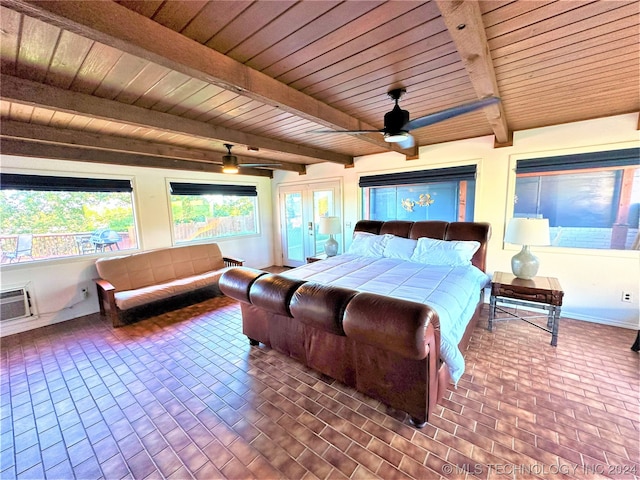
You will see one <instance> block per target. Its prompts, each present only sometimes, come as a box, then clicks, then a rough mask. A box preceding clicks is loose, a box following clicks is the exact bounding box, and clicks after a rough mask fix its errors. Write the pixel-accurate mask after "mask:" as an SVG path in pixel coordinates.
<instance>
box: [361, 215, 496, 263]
mask: <svg viewBox="0 0 640 480" xmlns="http://www.w3.org/2000/svg"><path fill="white" fill-rule="evenodd" d="M354 232H368V233H373V234H376V235H383V234H385V233H391V234H392V235H395V236H397V237H405V238H412V239H414V240H417V239H418V238H420V237H429V238H436V239H438V240H475V241H477V242H480V248H478V251H477V252H476V253H475V254H474V255H473V258H472V259H471V263H473V264H474V265H475V266H476V267H478V268H479V269H480V270H482V271H483V272H484V271H486V266H487V244H488V243H489V238H491V225H490V224H488V223H485V222H443V221H440V220H422V221H418V222H409V221H406V220H389V221H388V222H382V221H379V220H359V221H358V222H357V223H356V226H355V228H354Z"/></svg>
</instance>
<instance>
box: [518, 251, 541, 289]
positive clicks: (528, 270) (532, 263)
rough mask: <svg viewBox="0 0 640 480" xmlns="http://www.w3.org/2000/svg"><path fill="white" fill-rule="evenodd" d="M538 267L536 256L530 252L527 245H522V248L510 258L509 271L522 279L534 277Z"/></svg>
mask: <svg viewBox="0 0 640 480" xmlns="http://www.w3.org/2000/svg"><path fill="white" fill-rule="evenodd" d="M539 267H540V262H539V261H538V257H536V256H535V255H534V254H532V253H531V251H530V250H529V245H523V246H522V250H520V252H518V253H516V254H515V255H514V256H513V258H512V259H511V271H512V272H513V274H514V275H515V276H516V277H518V278H522V279H523V280H531V279H532V278H533V277H535V276H536V273H538V268H539Z"/></svg>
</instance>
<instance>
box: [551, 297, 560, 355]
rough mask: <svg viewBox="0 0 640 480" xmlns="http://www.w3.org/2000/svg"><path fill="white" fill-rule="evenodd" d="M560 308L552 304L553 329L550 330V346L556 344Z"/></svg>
mask: <svg viewBox="0 0 640 480" xmlns="http://www.w3.org/2000/svg"><path fill="white" fill-rule="evenodd" d="M560 310H561V308H560V307H558V306H553V307H552V311H553V329H552V330H551V346H552V347H555V346H557V345H558V328H559V327H560Z"/></svg>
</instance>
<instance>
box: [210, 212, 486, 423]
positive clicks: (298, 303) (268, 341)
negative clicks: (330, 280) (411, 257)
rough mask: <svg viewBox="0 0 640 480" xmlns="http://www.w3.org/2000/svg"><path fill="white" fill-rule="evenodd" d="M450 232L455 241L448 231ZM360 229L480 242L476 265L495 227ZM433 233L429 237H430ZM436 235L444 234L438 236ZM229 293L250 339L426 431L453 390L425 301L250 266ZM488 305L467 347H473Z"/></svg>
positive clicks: (223, 282)
mask: <svg viewBox="0 0 640 480" xmlns="http://www.w3.org/2000/svg"><path fill="white" fill-rule="evenodd" d="M450 228H451V230H450V232H454V233H453V234H451V235H448V234H447V231H449V229H450ZM356 229H357V230H359V231H369V232H371V233H395V234H401V235H402V236H406V237H408V238H417V237H412V235H411V231H414V232H420V235H418V236H430V237H432V238H442V239H465V240H478V241H480V242H481V244H482V246H481V249H480V254H479V255H478V256H477V257H476V258H474V260H473V263H474V264H475V265H476V266H478V265H481V266H482V268H483V267H484V264H485V252H486V242H487V241H488V238H489V235H490V226H489V225H488V224H478V223H468V224H466V226H462V225H460V223H459V222H456V223H452V224H447V222H415V224H414V222H384V223H383V222H371V221H361V222H358V225H357V226H356ZM381 231H382V232H381ZM424 232H429V233H426V234H425V233H424ZM433 232H437V233H433ZM219 287H220V290H221V291H222V293H223V294H225V295H227V296H229V297H232V298H235V299H237V300H239V301H240V302H241V309H242V319H243V333H244V334H245V335H247V337H248V338H249V340H250V342H251V344H252V345H257V344H258V343H259V342H261V343H263V344H265V345H267V346H269V347H271V348H273V349H275V350H277V351H279V352H281V353H283V354H285V355H288V356H290V357H292V358H295V359H296V360H298V361H300V362H301V363H303V364H304V365H307V366H308V367H310V368H312V369H314V370H316V371H318V372H321V373H323V374H325V375H328V376H330V377H332V378H335V379H336V380H339V381H340V382H342V383H344V384H346V385H348V386H350V387H353V388H355V389H356V390H358V391H359V392H362V393H364V394H366V395H368V396H370V397H373V398H376V399H378V400H380V401H381V402H383V403H384V404H386V405H388V406H390V407H392V408H395V409H397V410H401V411H404V412H406V413H408V414H409V416H410V417H411V422H412V423H413V424H414V425H415V426H417V427H422V426H424V425H425V423H426V422H427V421H428V419H429V415H430V413H431V412H433V410H434V408H435V406H436V404H437V402H438V400H439V399H440V398H442V396H443V395H444V392H445V391H446V389H447V386H448V383H449V380H450V377H449V372H448V369H447V368H446V365H444V364H443V363H442V361H441V359H440V324H439V319H438V315H437V313H436V312H435V311H434V310H433V309H431V308H430V307H429V306H427V305H425V304H421V303H416V302H410V301H406V300H399V299H395V298H391V297H386V296H382V295H377V294H373V293H365V292H357V291H355V290H351V289H348V288H342V287H336V286H330V285H323V284H319V283H316V282H311V281H304V280H296V279H292V278H288V277H285V276H282V275H277V274H269V273H266V272H264V271H261V270H255V269H251V268H247V267H238V268H232V269H229V270H228V271H226V272H225V273H224V274H223V275H222V277H221V278H220V283H219ZM481 307H482V299H481V296H480V295H479V297H478V307H477V309H476V314H475V316H474V318H473V319H472V321H471V322H470V324H469V326H468V327H467V331H466V333H465V336H464V338H463V340H462V341H461V342H460V345H461V347H463V348H466V345H467V343H468V340H469V336H470V333H471V331H472V330H473V328H474V327H475V324H476V322H477V319H478V316H479V312H480V309H481Z"/></svg>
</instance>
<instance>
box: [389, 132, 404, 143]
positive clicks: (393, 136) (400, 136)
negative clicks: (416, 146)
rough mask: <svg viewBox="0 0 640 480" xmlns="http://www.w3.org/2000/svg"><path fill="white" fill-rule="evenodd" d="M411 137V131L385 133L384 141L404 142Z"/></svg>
mask: <svg viewBox="0 0 640 480" xmlns="http://www.w3.org/2000/svg"><path fill="white" fill-rule="evenodd" d="M409 137H410V135H409V132H398V133H385V134H384V141H385V142H388V143H400V142H404V141H405V140H407V139H408V138H409Z"/></svg>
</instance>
